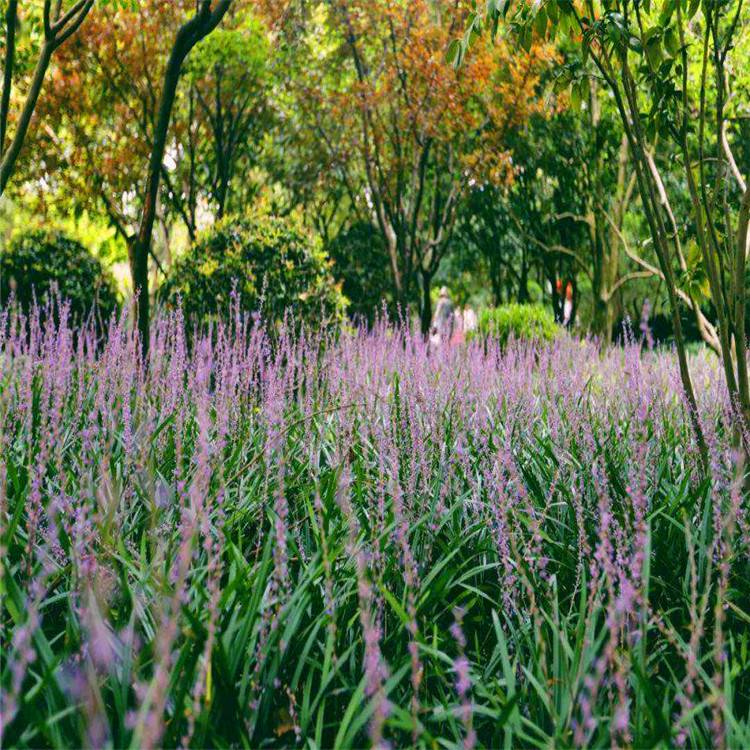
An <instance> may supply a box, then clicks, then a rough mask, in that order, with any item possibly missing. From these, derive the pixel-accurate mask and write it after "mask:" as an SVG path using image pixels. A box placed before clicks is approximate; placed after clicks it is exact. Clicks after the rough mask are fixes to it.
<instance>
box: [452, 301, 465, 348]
mask: <svg viewBox="0 0 750 750" xmlns="http://www.w3.org/2000/svg"><path fill="white" fill-rule="evenodd" d="M464 341H465V338H464V314H463V312H462V311H461V309H460V308H456V310H454V312H453V333H452V334H451V338H450V343H451V346H457V345H458V344H463V343H464Z"/></svg>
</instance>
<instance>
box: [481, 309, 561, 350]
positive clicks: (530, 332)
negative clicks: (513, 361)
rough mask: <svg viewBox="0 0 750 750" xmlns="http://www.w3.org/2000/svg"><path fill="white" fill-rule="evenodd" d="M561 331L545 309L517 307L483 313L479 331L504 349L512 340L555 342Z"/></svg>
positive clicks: (484, 311) (485, 310) (489, 310)
mask: <svg viewBox="0 0 750 750" xmlns="http://www.w3.org/2000/svg"><path fill="white" fill-rule="evenodd" d="M560 331H561V329H560V327H559V326H558V325H557V323H555V319H554V317H553V315H552V313H551V312H550V311H549V310H548V309H547V308H546V307H543V306H542V305H520V304H517V303H513V304H510V305H501V306H500V307H490V308H486V309H484V310H482V311H481V312H480V313H479V321H478V327H477V332H478V334H479V335H480V336H490V337H492V338H495V339H498V340H499V341H500V343H501V344H503V345H504V344H506V343H507V342H508V341H509V340H510V339H516V340H524V341H552V340H553V339H554V338H556V337H557V336H558V335H559V334H560Z"/></svg>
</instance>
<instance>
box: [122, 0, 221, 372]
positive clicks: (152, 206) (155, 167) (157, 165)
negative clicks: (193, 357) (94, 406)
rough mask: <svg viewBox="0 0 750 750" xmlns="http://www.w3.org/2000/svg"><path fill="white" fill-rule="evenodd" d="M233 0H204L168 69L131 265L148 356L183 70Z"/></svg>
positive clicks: (179, 36) (182, 34)
mask: <svg viewBox="0 0 750 750" xmlns="http://www.w3.org/2000/svg"><path fill="white" fill-rule="evenodd" d="M231 1H232V0H221V2H219V4H218V5H217V7H216V9H215V10H214V11H211V5H210V2H209V0H203V2H201V5H200V8H199V10H198V12H197V13H196V15H195V16H193V17H192V18H191V19H190V20H189V21H188V22H187V23H185V24H183V25H182V26H181V27H180V30H179V31H178V32H177V36H176V37H175V41H174V45H173V46H172V51H171V53H170V55H169V61H168V62H167V69H166V71H165V73H164V85H163V86H162V92H161V101H160V102H159V114H158V117H157V121H156V128H155V130H154V142H153V147H152V149H151V158H150V159H149V165H148V177H147V178H146V189H145V196H144V201H143V213H142V215H141V223H140V227H139V229H138V234H137V235H136V238H135V241H134V243H133V247H132V251H131V262H130V268H131V272H132V275H133V293H134V295H135V305H136V326H137V330H138V335H139V336H140V341H141V351H142V353H143V356H144V358H145V357H146V355H147V354H148V348H149V317H150V312H149V290H148V254H149V250H150V248H151V237H152V235H153V231H154V220H155V218H156V200H157V197H158V193H159V178H160V176H161V169H162V160H163V158H164V151H165V148H166V144H167V132H168V131H169V122H170V119H171V117H172V106H173V105H174V100H175V95H176V93H177V84H178V82H179V79H180V71H181V69H182V64H183V62H184V61H185V58H186V57H187V56H188V53H189V52H190V50H191V49H192V48H193V47H194V46H195V45H196V44H197V43H198V42H199V41H200V40H201V39H203V37H205V36H206V35H207V34H209V33H210V32H211V31H212V30H213V29H214V28H215V27H216V25H217V24H218V23H219V21H221V19H222V18H223V16H224V14H225V13H226V12H227V10H228V8H229V5H230V4H231Z"/></svg>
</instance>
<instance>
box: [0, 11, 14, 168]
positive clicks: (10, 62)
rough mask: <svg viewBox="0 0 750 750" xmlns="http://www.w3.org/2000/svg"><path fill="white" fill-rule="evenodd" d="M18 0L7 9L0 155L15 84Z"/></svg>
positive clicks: (0, 122) (0, 99)
mask: <svg viewBox="0 0 750 750" xmlns="http://www.w3.org/2000/svg"><path fill="white" fill-rule="evenodd" d="M17 10H18V0H9V2H8V9H7V10H6V11H5V65H4V66H3V93H2V97H1V98H0V157H2V155H3V152H4V150H5V134H6V132H7V129H8V112H9V111H10V89H11V87H12V86H13V66H14V64H15V60H16V24H17V21H18V14H17Z"/></svg>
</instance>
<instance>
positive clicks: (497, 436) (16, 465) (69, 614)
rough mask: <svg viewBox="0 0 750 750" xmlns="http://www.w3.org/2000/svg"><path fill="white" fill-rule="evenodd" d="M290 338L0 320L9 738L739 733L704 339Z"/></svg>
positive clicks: (746, 600)
mask: <svg viewBox="0 0 750 750" xmlns="http://www.w3.org/2000/svg"><path fill="white" fill-rule="evenodd" d="M289 330H290V331H292V330H294V331H297V332H296V333H294V334H292V333H287V332H286V331H285V330H283V329H282V330H280V331H279V330H276V329H274V330H273V332H272V336H268V335H267V334H266V332H265V330H264V328H263V324H262V321H260V320H258V319H257V316H256V318H253V317H252V316H245V315H242V314H240V313H239V312H238V311H234V312H233V314H232V316H231V319H230V320H229V321H228V322H227V323H225V324H214V325H213V327H211V328H210V329H206V330H204V331H203V332H191V335H190V336H189V337H186V334H185V325H184V320H183V318H182V316H181V313H180V311H179V310H176V311H171V312H169V313H165V314H162V315H161V316H160V317H157V319H156V320H155V321H154V322H153V325H152V334H151V348H150V351H149V354H148V361H147V363H146V364H143V363H142V362H141V359H140V356H139V352H140V345H139V343H138V341H137V338H136V336H135V334H133V332H132V330H131V327H130V326H129V325H128V322H127V320H126V318H125V317H123V318H121V319H113V320H112V323H111V325H110V327H109V330H108V331H107V332H106V334H105V335H103V336H101V337H100V338H97V334H96V333H95V332H94V331H93V330H88V329H85V328H83V329H76V330H74V329H72V327H71V325H70V323H69V317H68V316H67V315H66V313H65V310H63V311H62V312H61V314H59V315H57V316H55V315H41V314H40V312H39V311H38V310H36V311H32V312H31V314H30V315H29V316H28V317H24V316H23V314H21V313H19V312H18V311H15V310H5V311H4V312H2V313H1V314H0V425H1V426H2V429H1V430H0V458H1V459H2V461H1V462H0V501H1V507H0V519H1V520H2V529H1V530H0V540H1V542H2V544H1V546H2V549H0V561H2V589H1V592H2V620H1V624H2V657H3V658H2V666H1V667H0V686H1V689H2V717H1V719H2V720H1V721H0V727H1V728H2V742H3V746H4V747H46V746H49V747H71V746H76V747H78V746H94V747H106V746H110V747H133V748H136V747H139V748H140V747H155V746H164V747H172V746H186V747H191V746H194V747H229V746H232V747H280V746H287V747H288V746H295V745H296V746H304V747H310V748H314V747H342V748H343V747H355V746H356V747H360V746H368V745H372V746H380V747H385V746H386V745H387V744H390V745H391V746H405V745H412V744H414V745H418V746H422V747H456V746H462V747H466V748H470V747H473V746H486V747H490V746H491V747H503V748H510V747H551V746H555V747H569V746H586V747H604V746H629V745H630V746H634V747H654V746H662V747H663V746H673V745H678V746H680V745H684V746H688V747H706V746H719V747H720V746H727V747H746V746H748V745H750V719H749V718H748V707H749V705H750V654H749V647H750V643H749V641H750V628H749V627H748V624H749V623H750V583H749V581H750V575H749V574H750V565H749V564H748V551H749V549H750V547H749V544H750V523H749V522H750V518H749V517H748V515H747V502H748V501H747V495H746V493H745V492H744V491H743V482H742V462H741V461H740V460H739V456H738V454H737V452H736V451H735V449H734V446H735V445H736V436H735V435H734V434H733V433H732V429H731V427H729V425H730V424H731V423H732V420H731V419H730V418H729V412H730V404H729V402H728V399H727V398H726V395H725V390H724V386H723V380H722V377H721V372H720V364H719V362H718V359H717V358H715V357H714V356H713V355H710V354H706V353H705V352H702V353H699V354H698V355H696V356H694V357H693V358H692V361H691V367H692V373H693V377H694V383H695V386H696V395H697V402H698V409H699V414H698V416H699V418H700V421H701V425H702V427H703V429H704V432H705V435H706V438H707V443H708V448H709V452H710V463H711V466H710V472H708V473H707V472H705V471H704V470H703V469H702V468H701V466H702V464H701V460H700V456H699V455H698V452H697V450H696V447H695V445H694V443H693V437H692V436H693V431H692V429H691V425H690V419H689V417H688V415H687V414H686V410H685V404H684V401H683V398H682V396H681V393H682V391H681V387H680V378H679V371H678V367H677V364H676V360H675V358H674V356H673V354H672V353H671V352H670V351H668V350H664V351H659V352H656V351H650V350H648V349H645V348H643V347H642V345H641V343H640V342H637V341H630V342H627V343H626V345H625V346H624V347H622V348H611V349H607V350H601V349H600V348H599V347H598V346H597V344H595V343H594V342H591V341H585V340H584V341H580V340H576V339H573V338H571V337H568V336H558V337H556V338H555V339H554V341H551V342H547V343H542V342H537V343H533V344H531V343H523V342H514V341H511V342H510V343H509V344H508V345H507V346H506V347H505V348H501V347H500V346H499V345H498V344H497V343H496V342H493V340H492V339H490V340H488V341H477V342H472V343H470V344H468V345H466V346H465V347H464V346H461V347H456V348H452V349H451V348H448V347H445V348H443V349H441V350H440V351H438V352H430V351H429V350H428V347H427V345H426V344H425V343H424V342H423V339H422V338H421V336H419V335H412V334H411V333H410V332H409V331H407V330H404V329H403V328H399V327H397V326H391V325H389V324H387V323H386V322H383V323H381V324H379V325H377V326H376V327H375V328H374V329H373V330H372V331H371V332H369V333H368V332H365V331H345V332H343V333H342V332H325V331H320V332H316V333H315V334H311V335H309V336H306V335H305V333H304V331H303V332H302V333H299V331H298V327H295V326H290V327H289ZM188 341H189V342H190V343H189V344H188Z"/></svg>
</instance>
